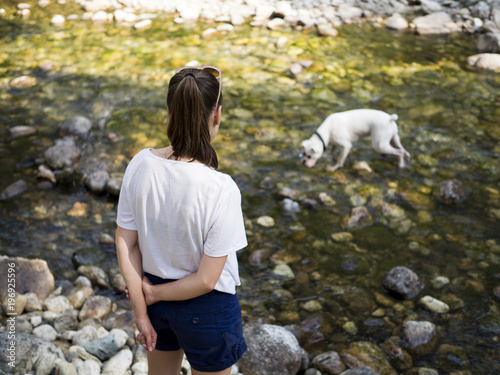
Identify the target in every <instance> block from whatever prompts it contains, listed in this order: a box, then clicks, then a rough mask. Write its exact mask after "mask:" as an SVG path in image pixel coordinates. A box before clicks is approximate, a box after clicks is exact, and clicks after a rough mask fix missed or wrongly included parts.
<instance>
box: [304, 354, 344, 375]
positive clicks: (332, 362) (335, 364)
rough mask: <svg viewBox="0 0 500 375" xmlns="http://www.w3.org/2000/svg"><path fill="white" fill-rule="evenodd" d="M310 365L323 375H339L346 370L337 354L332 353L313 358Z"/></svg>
mask: <svg viewBox="0 0 500 375" xmlns="http://www.w3.org/2000/svg"><path fill="white" fill-rule="evenodd" d="M312 365H313V366H314V367H315V368H317V369H318V370H319V371H321V373H324V374H340V373H341V372H342V371H344V370H345V369H346V367H345V365H344V364H343V363H342V361H341V359H340V355H339V353H337V352H334V351H330V352H326V353H322V354H320V355H317V356H316V357H314V358H313V360H312Z"/></svg>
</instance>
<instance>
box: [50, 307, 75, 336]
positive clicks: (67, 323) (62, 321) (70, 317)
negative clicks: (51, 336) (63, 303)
mask: <svg viewBox="0 0 500 375" xmlns="http://www.w3.org/2000/svg"><path fill="white" fill-rule="evenodd" d="M52 325H53V326H54V328H55V330H56V331H57V332H58V333H59V334H63V333H64V332H66V331H73V330H75V329H77V327H78V312H77V311H76V310H69V311H66V312H65V313H63V314H61V315H59V316H58V317H57V318H55V319H54V322H53V323H52Z"/></svg>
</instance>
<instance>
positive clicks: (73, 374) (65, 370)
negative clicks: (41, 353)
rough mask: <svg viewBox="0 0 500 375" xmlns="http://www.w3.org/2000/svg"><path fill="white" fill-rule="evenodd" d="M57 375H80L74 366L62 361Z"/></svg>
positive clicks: (58, 365) (58, 366)
mask: <svg viewBox="0 0 500 375" xmlns="http://www.w3.org/2000/svg"><path fill="white" fill-rule="evenodd" d="M57 374H58V375H78V372H77V371H76V368H75V366H73V364H71V363H69V362H66V361H61V362H59V363H58V364H57Z"/></svg>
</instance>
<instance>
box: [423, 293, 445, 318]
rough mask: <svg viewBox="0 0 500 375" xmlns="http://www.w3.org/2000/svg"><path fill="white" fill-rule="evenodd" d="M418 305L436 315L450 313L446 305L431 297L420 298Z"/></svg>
mask: <svg viewBox="0 0 500 375" xmlns="http://www.w3.org/2000/svg"><path fill="white" fill-rule="evenodd" d="M419 303H420V304H421V305H422V306H424V307H425V308H426V309H427V310H429V311H432V312H435V313H438V314H444V313H446V312H448V311H450V307H449V306H448V305H447V304H446V303H444V302H442V301H440V300H438V299H436V298H434V297H431V296H424V297H422V298H421V299H420V301H419Z"/></svg>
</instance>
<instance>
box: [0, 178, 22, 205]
mask: <svg viewBox="0 0 500 375" xmlns="http://www.w3.org/2000/svg"><path fill="white" fill-rule="evenodd" d="M27 190H28V185H27V184H26V181H24V180H18V181H16V182H14V183H13V184H10V185H9V186H7V187H6V188H5V189H4V190H3V191H2V193H0V200H1V201H4V200H8V199H12V198H14V197H17V196H18V195H21V194H23V193H25V192H26V191H27Z"/></svg>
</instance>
